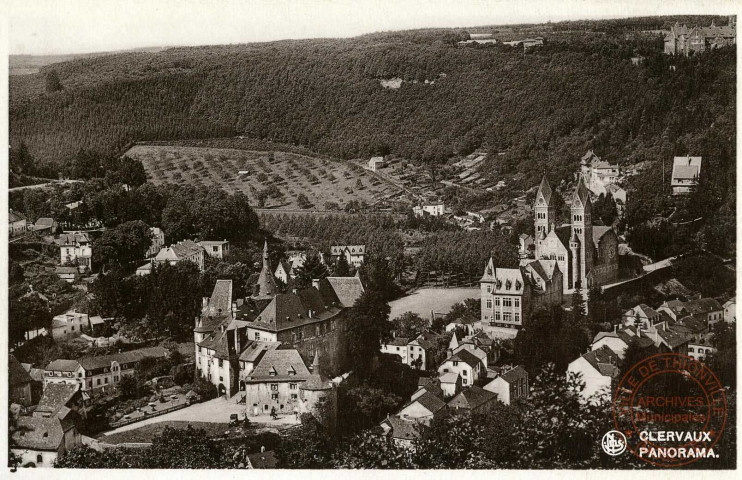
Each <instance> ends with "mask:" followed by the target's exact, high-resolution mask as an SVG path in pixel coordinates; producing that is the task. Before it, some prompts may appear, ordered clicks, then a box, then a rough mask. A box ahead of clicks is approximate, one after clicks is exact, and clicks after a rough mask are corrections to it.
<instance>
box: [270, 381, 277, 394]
mask: <svg viewBox="0 0 742 480" xmlns="http://www.w3.org/2000/svg"><path fill="white" fill-rule="evenodd" d="M271 391H273V392H277V391H278V384H277V383H271Z"/></svg>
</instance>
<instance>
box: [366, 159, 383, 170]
mask: <svg viewBox="0 0 742 480" xmlns="http://www.w3.org/2000/svg"><path fill="white" fill-rule="evenodd" d="M385 166H386V161H385V160H384V157H371V160H369V161H368V169H369V170H371V171H372V172H375V171H377V170H378V169H380V168H384V167H385Z"/></svg>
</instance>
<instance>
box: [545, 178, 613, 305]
mask: <svg viewBox="0 0 742 480" xmlns="http://www.w3.org/2000/svg"><path fill="white" fill-rule="evenodd" d="M553 196H554V192H553V191H552V189H551V186H550V185H549V182H548V181H547V180H546V177H544V178H543V179H542V180H541V185H540V186H539V188H538V192H537V193H536V200H535V203H534V214H535V221H534V224H535V239H534V242H533V243H534V256H535V258H536V259H551V260H556V262H557V265H558V267H559V270H560V271H561V272H562V274H563V276H562V282H563V290H564V292H567V291H571V290H573V289H575V288H582V289H586V288H591V287H595V286H599V285H605V284H607V283H611V282H613V281H615V280H616V279H617V278H618V237H617V236H616V233H615V232H614V231H613V229H612V228H611V227H605V226H594V225H593V222H592V217H591V209H592V204H591V202H590V194H589V192H588V189H587V187H586V186H585V179H584V176H583V175H578V179H577V186H576V187H575V190H574V192H573V193H572V198H571V209H570V223H569V224H566V225H562V226H560V227H557V226H556V210H555V208H554V201H553Z"/></svg>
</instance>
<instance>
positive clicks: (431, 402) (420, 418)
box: [397, 392, 446, 424]
mask: <svg viewBox="0 0 742 480" xmlns="http://www.w3.org/2000/svg"><path fill="white" fill-rule="evenodd" d="M445 407H446V404H445V402H444V401H443V400H441V399H440V398H438V396H436V395H434V394H432V393H430V392H425V393H423V394H422V395H420V396H418V397H416V398H415V399H414V400H411V401H410V402H408V403H407V404H406V405H404V406H403V407H402V408H401V409H400V410H399V413H398V414H397V415H399V418H401V419H402V420H414V421H417V422H420V423H424V424H430V422H431V421H432V420H433V419H434V418H435V417H436V416H437V415H438V414H439V413H440V412H441V410H443V409H444V408H445Z"/></svg>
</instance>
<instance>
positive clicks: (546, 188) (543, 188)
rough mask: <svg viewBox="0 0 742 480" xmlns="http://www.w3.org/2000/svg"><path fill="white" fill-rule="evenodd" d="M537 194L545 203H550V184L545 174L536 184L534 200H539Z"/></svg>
mask: <svg viewBox="0 0 742 480" xmlns="http://www.w3.org/2000/svg"><path fill="white" fill-rule="evenodd" d="M539 196H540V197H541V198H543V200H544V203H545V204H546V205H550V204H551V185H549V181H548V180H547V179H546V175H544V176H543V177H541V185H539V186H538V191H537V192H536V202H539Z"/></svg>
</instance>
